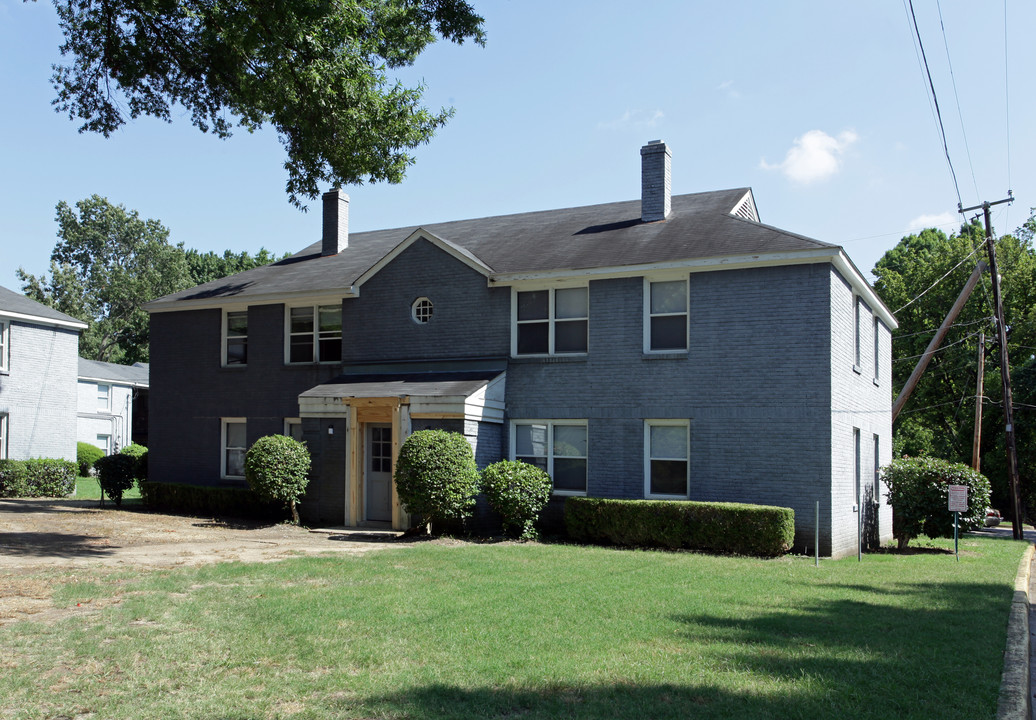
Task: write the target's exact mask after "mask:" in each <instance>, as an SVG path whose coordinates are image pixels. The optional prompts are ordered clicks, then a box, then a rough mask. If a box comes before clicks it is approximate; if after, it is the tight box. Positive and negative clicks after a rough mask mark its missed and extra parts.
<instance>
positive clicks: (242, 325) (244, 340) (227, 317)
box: [223, 310, 248, 365]
mask: <svg viewBox="0 0 1036 720" xmlns="http://www.w3.org/2000/svg"><path fill="white" fill-rule="evenodd" d="M223 364H224V365H247V364H248V311H247V310H228V311H226V312H224V313H223Z"/></svg>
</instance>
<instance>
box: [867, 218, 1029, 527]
mask: <svg viewBox="0 0 1036 720" xmlns="http://www.w3.org/2000/svg"><path fill="white" fill-rule="evenodd" d="M1027 226H1033V227H1036V224H1034V221H1033V220H1032V219H1031V218H1030V221H1029V223H1027ZM984 235H985V232H984V230H983V228H982V226H981V225H979V224H978V223H971V224H966V225H963V226H962V227H961V229H960V231H959V232H956V233H952V234H950V235H948V236H947V235H946V234H945V233H943V232H941V231H939V230H935V229H927V230H923V231H922V232H920V233H919V234H917V235H908V236H907V237H904V238H903V239H902V240H901V241H900V242H899V244H897V245H896V246H895V247H894V248H892V249H891V250H889V251H888V252H886V253H885V255H884V256H883V257H882V258H881V260H879V261H878V263H877V265H876V266H875V268H874V275H875V277H876V281H875V283H874V287H875V290H877V292H878V294H879V295H880V296H881V298H882V300H884V301H885V303H886V304H887V305H888V306H889V308H890V309H891V310H892V311H893V312H894V313H895V315H896V318H897V320H898V321H899V329H898V330H897V331H896V332H895V333H894V335H893V345H892V347H893V365H892V369H893V396H895V395H896V394H898V393H899V391H900V389H901V388H902V387H903V384H904V382H905V381H906V379H907V377H909V375H910V373H911V372H912V371H913V369H914V365H915V364H916V362H917V359H918V358H919V357H920V356H921V354H922V353H923V352H924V350H925V348H926V346H927V345H928V342H929V341H930V340H931V338H932V336H933V335H934V334H935V331H936V329H937V328H938V327H939V325H940V324H941V323H942V321H943V319H944V318H945V317H946V313H947V312H948V311H949V309H950V307H951V306H952V305H953V303H954V301H955V300H956V298H957V296H958V294H959V293H960V291H961V289H962V288H963V287H964V284H965V282H966V280H967V278H968V276H969V275H970V274H971V272H972V271H973V270H974V269H975V265H976V264H977V263H978V261H980V260H985V259H986V258H987V255H986V251H985V246H984ZM997 262H998V265H999V270H1000V274H1001V277H1002V295H1003V301H1004V314H1005V317H1006V322H1007V326H1008V330H1009V340H1008V353H1009V357H1010V360H1011V362H1012V366H1013V367H1020V366H1021V365H1022V364H1023V363H1024V362H1025V361H1026V360H1027V359H1028V358H1029V357H1030V356H1031V354H1032V349H1031V348H1033V347H1036V253H1034V251H1033V248H1032V244H1031V234H1030V235H1029V236H1026V234H1025V232H1024V228H1022V229H1020V230H1019V232H1018V233H1016V234H1015V235H1004V236H1002V237H1000V238H999V239H998V240H997ZM993 316H994V311H993V302H992V290H991V284H990V277H989V274H988V273H986V274H985V275H983V277H982V279H981V281H980V283H979V285H978V287H976V289H975V291H974V292H973V293H972V295H971V297H970V299H969V300H968V301H967V303H966V304H965V305H964V309H963V310H962V311H961V314H960V316H959V317H958V318H957V320H956V322H955V323H954V326H953V327H952V328H951V330H950V332H949V334H948V335H947V336H946V339H945V340H944V341H943V343H942V346H941V348H940V349H939V351H938V352H937V353H936V354H935V355H934V357H933V358H932V361H931V363H930V364H929V366H928V369H927V370H926V371H925V374H924V375H923V376H922V377H921V381H920V382H919V383H918V386H917V388H916V389H915V390H914V392H913V394H912V395H911V397H910V400H909V402H908V403H907V404H906V406H905V407H904V408H903V411H902V413H901V414H900V415H899V418H898V419H897V421H896V426H895V439H894V443H895V449H896V451H897V454H902V455H911V456H916V455H934V456H936V457H941V458H945V459H947V460H950V461H952V462H964V463H968V464H970V463H971V455H972V431H973V428H974V417H975V392H976V379H977V357H978V342H979V333H980V332H984V334H985V342H986V345H985V347H986V351H985V355H986V362H985V388H984V396H985V402H984V405H983V410H984V413H983V442H982V469H983V471H984V472H985V473H987V474H988V475H989V476H990V479H991V480H992V482H993V493H994V503H996V504H998V506H1000V507H1004V506H1006V505H1007V495H1006V487H1007V481H1006V461H1005V459H1004V451H1003V410H1002V399H1003V393H1002V390H1001V380H1000V370H999V348H998V347H997V344H996V331H995V325H994V323H993ZM1029 413H1030V414H1031V413H1032V411H1029ZM1033 419H1034V420H1036V415H1033ZM1016 420H1017V423H1016V424H1018V425H1019V426H1022V425H1023V424H1025V423H1026V416H1025V415H1022V414H1019V416H1018V417H1017V418H1016ZM1019 462H1020V465H1021V466H1022V468H1023V470H1024V469H1027V468H1029V467H1032V466H1033V464H1034V462H1036V457H1029V455H1028V454H1027V453H1020V455H1019Z"/></svg>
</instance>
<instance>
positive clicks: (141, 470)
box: [119, 443, 147, 482]
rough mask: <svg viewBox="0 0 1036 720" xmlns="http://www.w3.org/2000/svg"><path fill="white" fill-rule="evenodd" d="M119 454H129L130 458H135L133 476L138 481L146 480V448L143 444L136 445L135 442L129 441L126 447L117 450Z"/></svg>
mask: <svg viewBox="0 0 1036 720" xmlns="http://www.w3.org/2000/svg"><path fill="white" fill-rule="evenodd" d="M119 454H120V455H129V456H130V457H131V458H134V459H135V460H136V464H135V466H134V470H133V477H134V478H135V479H136V480H137V482H140V481H142V480H147V448H146V447H144V446H143V445H137V444H136V443H130V444H129V445H127V446H126V447H124V448H122V450H119Z"/></svg>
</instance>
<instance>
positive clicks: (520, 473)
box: [482, 460, 554, 540]
mask: <svg viewBox="0 0 1036 720" xmlns="http://www.w3.org/2000/svg"><path fill="white" fill-rule="evenodd" d="M553 489H554V482H553V481H552V480H551V479H550V475H548V474H547V473H545V472H544V471H543V470H541V469H540V468H538V467H536V466H535V465H530V464H528V463H524V462H521V461H517V462H516V461H512V460H501V461H500V462H497V463H493V464H492V465H490V466H489V467H487V468H486V469H485V470H483V471H482V492H483V493H485V495H486V500H488V501H489V505H490V506H491V507H492V508H493V509H494V510H496V511H497V512H498V513H499V514H500V518H501V519H502V520H503V525H504V530H505V531H507V532H511V533H514V534H515V535H517V536H518V537H519V538H521V539H523V540H531V539H534V538H535V537H536V529H535V527H534V523H535V522H536V518H538V517H539V515H540V511H542V510H543V508H545V507H546V506H547V503H548V502H549V501H550V493H551V491H552V490H553Z"/></svg>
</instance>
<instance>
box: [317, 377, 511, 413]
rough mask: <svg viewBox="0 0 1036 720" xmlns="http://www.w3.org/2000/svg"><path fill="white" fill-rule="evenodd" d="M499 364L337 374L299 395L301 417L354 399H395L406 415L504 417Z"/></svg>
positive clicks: (337, 408)
mask: <svg viewBox="0 0 1036 720" xmlns="http://www.w3.org/2000/svg"><path fill="white" fill-rule="evenodd" d="M505 374H506V373H504V372H502V371H501V370H499V369H479V370H464V371H457V372H451V371H439V372H400V373H372V374H353V375H340V376H338V377H336V378H333V379H331V380H329V381H327V382H326V383H322V384H320V385H317V386H316V387H312V388H310V389H309V390H306V391H305V392H303V393H302V394H301V395H299V409H300V414H301V416H302V417H314V416H323V417H327V416H334V415H341V414H342V413H343V412H344V410H345V408H346V407H347V406H349V405H351V404H354V402H353V401H357V400H366V401H369V400H373V399H379V398H382V399H385V400H391V399H396V400H399V401H400V404H406V405H409V406H410V415H411V417H420V416H422V415H424V416H437V417H456V418H462V417H463V418H464V419H468V420H483V421H488V422H503V410H504V376H505Z"/></svg>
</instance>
